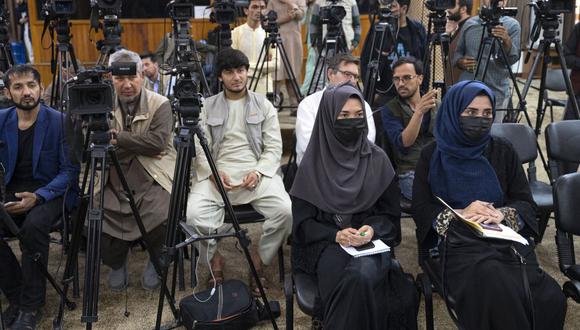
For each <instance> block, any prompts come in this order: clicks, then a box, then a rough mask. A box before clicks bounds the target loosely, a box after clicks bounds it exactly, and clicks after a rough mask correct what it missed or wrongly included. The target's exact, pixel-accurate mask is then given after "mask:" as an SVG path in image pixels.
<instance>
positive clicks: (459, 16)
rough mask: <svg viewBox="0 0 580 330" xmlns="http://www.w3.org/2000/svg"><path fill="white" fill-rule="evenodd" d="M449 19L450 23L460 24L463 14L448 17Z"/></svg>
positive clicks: (457, 13)
mask: <svg viewBox="0 0 580 330" xmlns="http://www.w3.org/2000/svg"><path fill="white" fill-rule="evenodd" d="M447 19H449V20H450V21H454V22H459V21H460V20H461V14H460V13H459V12H456V13H453V14H449V15H448V16H447Z"/></svg>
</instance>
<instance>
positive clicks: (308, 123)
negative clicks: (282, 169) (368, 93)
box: [296, 54, 376, 164]
mask: <svg viewBox="0 0 580 330" xmlns="http://www.w3.org/2000/svg"><path fill="white" fill-rule="evenodd" d="M359 65H360V60H359V59H358V57H354V56H352V55H350V54H338V55H336V56H334V57H333V58H331V59H330V60H329V62H328V71H327V72H326V74H327V76H328V83H329V84H332V85H336V84H340V83H342V82H345V81H350V82H351V83H352V84H353V85H356V82H357V80H358V79H359ZM325 90H326V88H325V89H323V90H321V91H318V92H316V93H314V94H312V95H309V96H308V97H306V98H305V99H304V100H302V102H300V104H299V105H298V114H297V116H296V161H297V162H298V164H300V162H301V161H302V156H304V152H305V151H306V147H308V142H309V141H310V135H311V134H312V127H313V126H314V122H315V121H316V114H317V113H318V107H319V106H320V101H321V100H322V94H323V93H324V91H325ZM365 115H366V117H367V125H368V128H369V133H368V135H367V138H368V139H369V141H371V142H373V143H374V142H375V135H376V128H375V121H374V119H373V112H372V110H371V106H370V105H369V104H368V103H367V102H366V101H365Z"/></svg>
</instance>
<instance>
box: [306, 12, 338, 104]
mask: <svg viewBox="0 0 580 330" xmlns="http://www.w3.org/2000/svg"><path fill="white" fill-rule="evenodd" d="M344 53H348V48H347V45H346V39H345V37H344V31H343V30H342V22H341V21H339V22H337V23H336V22H335V23H334V24H327V31H326V36H325V37H324V39H323V41H322V48H321V49H319V52H318V57H317V58H316V65H315V66H314V71H313V73H312V79H311V80H310V86H309V87H308V95H310V94H312V93H314V92H316V91H317V90H321V89H323V88H324V86H325V85H326V70H325V68H326V67H327V65H326V64H327V62H328V59H330V58H332V57H333V56H335V55H338V54H344Z"/></svg>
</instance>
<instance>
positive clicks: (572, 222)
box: [554, 173, 580, 235]
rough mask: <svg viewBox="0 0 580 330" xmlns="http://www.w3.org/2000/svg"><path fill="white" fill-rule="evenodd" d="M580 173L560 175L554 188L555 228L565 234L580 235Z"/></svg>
mask: <svg viewBox="0 0 580 330" xmlns="http://www.w3.org/2000/svg"><path fill="white" fill-rule="evenodd" d="M578 196H580V173H570V174H565V175H562V176H561V177H559V178H558V180H556V184H555V186H554V204H555V206H556V207H555V214H556V227H557V228H558V229H559V230H562V231H564V232H566V233H570V234H574V235H580V218H579V214H580V204H579V203H578Z"/></svg>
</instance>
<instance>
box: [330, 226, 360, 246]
mask: <svg viewBox="0 0 580 330" xmlns="http://www.w3.org/2000/svg"><path fill="white" fill-rule="evenodd" d="M357 235H358V230H356V229H354V228H345V229H343V230H339V231H338V232H336V238H335V241H336V243H338V244H340V245H342V246H351V245H354V244H352V243H353V242H354V241H355V239H356V236H357Z"/></svg>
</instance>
